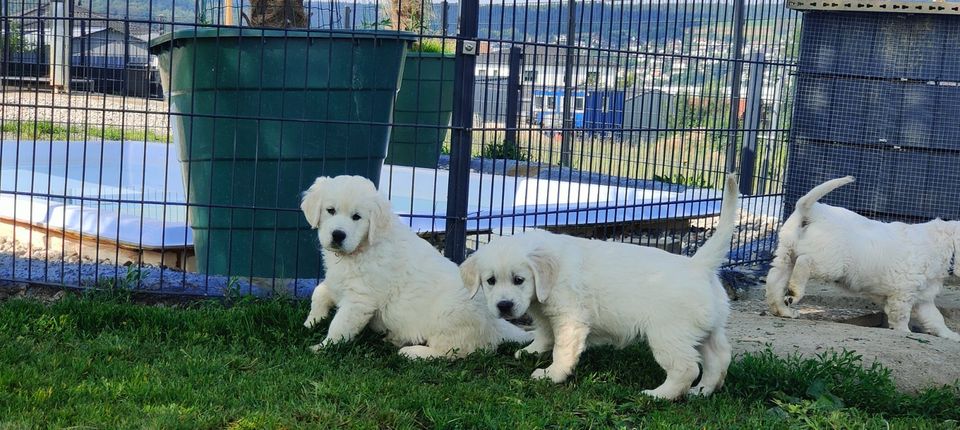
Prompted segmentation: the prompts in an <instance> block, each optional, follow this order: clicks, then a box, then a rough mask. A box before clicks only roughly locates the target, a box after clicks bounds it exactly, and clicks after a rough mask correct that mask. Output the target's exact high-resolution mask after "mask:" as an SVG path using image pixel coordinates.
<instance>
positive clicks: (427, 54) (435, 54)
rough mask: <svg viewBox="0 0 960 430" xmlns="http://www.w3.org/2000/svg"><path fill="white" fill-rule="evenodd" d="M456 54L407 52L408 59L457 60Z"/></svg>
mask: <svg viewBox="0 0 960 430" xmlns="http://www.w3.org/2000/svg"><path fill="white" fill-rule="evenodd" d="M456 56H457V55H456V54H454V53H453V52H425V51H417V50H414V49H409V50H407V57H444V58H456Z"/></svg>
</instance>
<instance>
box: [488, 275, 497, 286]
mask: <svg viewBox="0 0 960 430" xmlns="http://www.w3.org/2000/svg"><path fill="white" fill-rule="evenodd" d="M496 283H497V278H495V277H493V276H491V277H489V278H487V284H488V285H493V284H496Z"/></svg>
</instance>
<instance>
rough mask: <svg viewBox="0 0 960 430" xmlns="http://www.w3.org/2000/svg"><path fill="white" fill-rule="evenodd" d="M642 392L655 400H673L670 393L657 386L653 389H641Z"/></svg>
mask: <svg viewBox="0 0 960 430" xmlns="http://www.w3.org/2000/svg"><path fill="white" fill-rule="evenodd" d="M642 393H643V394H644V395H645V396H650V397H653V398H654V399H657V400H673V399H674V397H673V396H672V395H671V394H670V393H667V392H666V391H665V390H663V389H661V388H657V389H654V390H643V391H642Z"/></svg>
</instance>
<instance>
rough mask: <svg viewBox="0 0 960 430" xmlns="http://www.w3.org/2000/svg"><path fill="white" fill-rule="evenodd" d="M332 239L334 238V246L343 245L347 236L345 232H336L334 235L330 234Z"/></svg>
mask: <svg viewBox="0 0 960 430" xmlns="http://www.w3.org/2000/svg"><path fill="white" fill-rule="evenodd" d="M330 237H332V238H333V243H334V244H337V245H342V244H343V240H344V239H346V238H347V234H346V233H344V232H343V230H334V231H333V233H330Z"/></svg>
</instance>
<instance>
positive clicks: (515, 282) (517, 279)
mask: <svg viewBox="0 0 960 430" xmlns="http://www.w3.org/2000/svg"><path fill="white" fill-rule="evenodd" d="M523 281H525V279H523V277H521V276H514V277H513V285H520V284H523Z"/></svg>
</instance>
